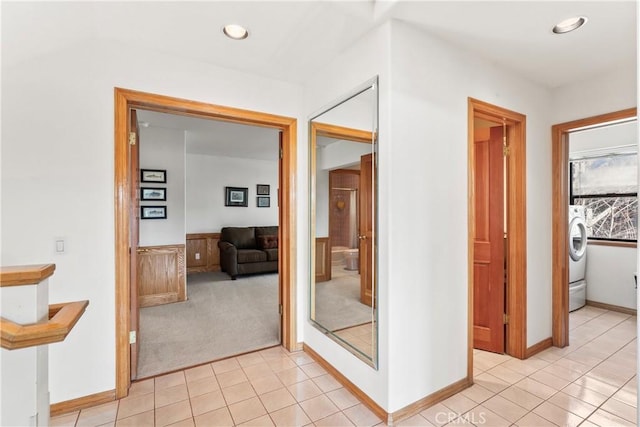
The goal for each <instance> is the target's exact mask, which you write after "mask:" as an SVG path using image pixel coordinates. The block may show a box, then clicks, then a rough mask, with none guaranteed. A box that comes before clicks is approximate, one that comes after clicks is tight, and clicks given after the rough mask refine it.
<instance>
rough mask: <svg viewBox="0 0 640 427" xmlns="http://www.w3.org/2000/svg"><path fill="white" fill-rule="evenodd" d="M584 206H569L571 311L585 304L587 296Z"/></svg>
mask: <svg viewBox="0 0 640 427" xmlns="http://www.w3.org/2000/svg"><path fill="white" fill-rule="evenodd" d="M585 218H586V212H585V208H584V206H573V205H572V206H569V311H574V310H577V309H579V308H580V307H583V306H584V305H585V301H586V297H587V281H586V280H585V277H586V272H587V226H586V223H585Z"/></svg>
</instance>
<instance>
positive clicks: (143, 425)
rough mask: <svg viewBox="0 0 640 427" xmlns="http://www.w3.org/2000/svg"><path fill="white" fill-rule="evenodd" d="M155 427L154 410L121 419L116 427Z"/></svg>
mask: <svg viewBox="0 0 640 427" xmlns="http://www.w3.org/2000/svg"><path fill="white" fill-rule="evenodd" d="M147 426H148V427H154V426H155V415H154V412H153V408H152V409H151V410H150V411H147V412H143V413H139V414H135V415H132V416H130V417H127V418H119V419H118V421H116V427H147Z"/></svg>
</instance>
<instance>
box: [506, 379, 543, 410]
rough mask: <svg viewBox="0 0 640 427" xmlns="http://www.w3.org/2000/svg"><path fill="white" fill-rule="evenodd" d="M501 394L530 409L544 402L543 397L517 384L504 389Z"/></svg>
mask: <svg viewBox="0 0 640 427" xmlns="http://www.w3.org/2000/svg"><path fill="white" fill-rule="evenodd" d="M500 396H502V397H504V398H505V399H507V400H509V401H511V402H513V403H515V404H517V405H519V406H522V407H523V408H525V409H527V410H529V411H530V410H532V409H533V408H535V407H536V406H538V405H539V404H541V403H542V399H541V398H539V397H538V396H536V395H534V394H531V393H529V392H528V391H525V390H523V389H521V388H520V387H517V386H515V385H514V386H511V387H509V388H508V389H506V390H504V391H502V392H501V393H500Z"/></svg>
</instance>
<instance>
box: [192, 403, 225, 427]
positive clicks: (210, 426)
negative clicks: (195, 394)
mask: <svg viewBox="0 0 640 427" xmlns="http://www.w3.org/2000/svg"><path fill="white" fill-rule="evenodd" d="M194 418H195V421H196V427H214V426H215V427H226V426H233V425H234V423H233V419H232V418H231V414H230V413H229V409H228V408H227V407H224V408H220V409H216V410H215V411H211V412H206V413H204V414H202V415H198V416H196V417H194Z"/></svg>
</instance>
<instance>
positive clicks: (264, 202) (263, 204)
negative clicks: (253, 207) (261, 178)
mask: <svg viewBox="0 0 640 427" xmlns="http://www.w3.org/2000/svg"><path fill="white" fill-rule="evenodd" d="M257 199H258V200H257V206H258V207H259V208H268V207H270V206H271V197H264V196H258V197H257Z"/></svg>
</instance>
